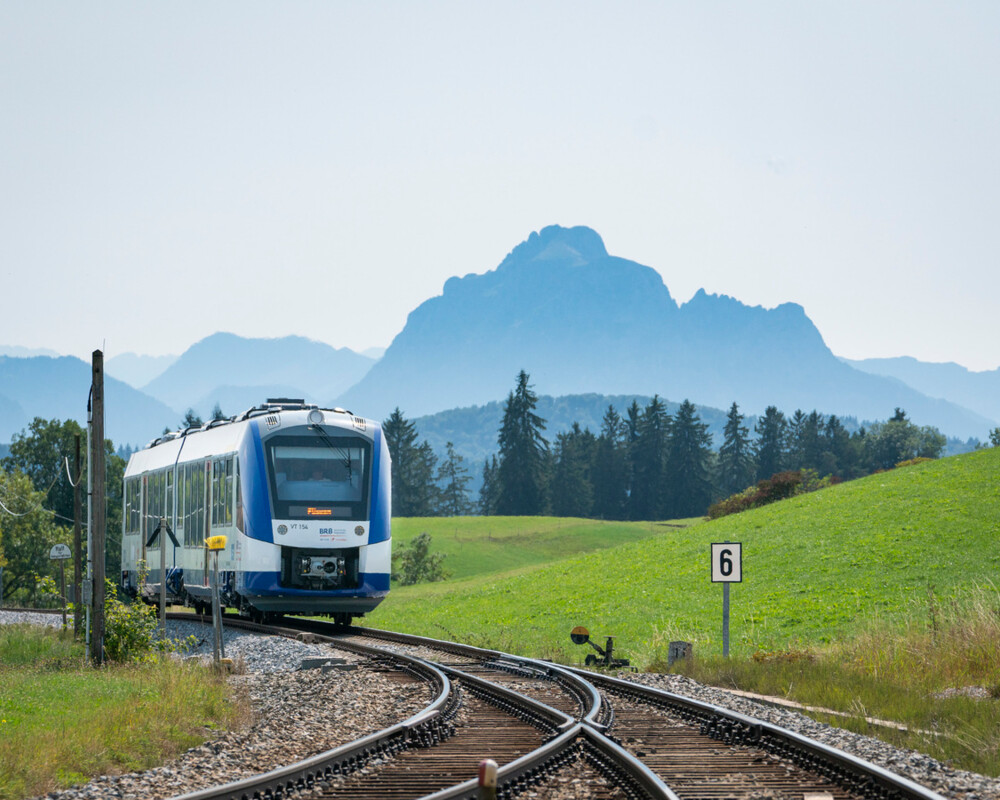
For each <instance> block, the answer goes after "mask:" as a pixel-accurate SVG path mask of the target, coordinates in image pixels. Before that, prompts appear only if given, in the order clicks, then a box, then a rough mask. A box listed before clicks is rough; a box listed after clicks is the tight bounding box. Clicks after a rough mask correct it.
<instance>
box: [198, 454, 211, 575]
mask: <svg viewBox="0 0 1000 800" xmlns="http://www.w3.org/2000/svg"><path fill="white" fill-rule="evenodd" d="M202 534H203V535H202V537H201V538H202V541H203V542H204V540H205V539H207V538H208V537H209V536H211V535H212V462H211V461H210V460H209V461H206V462H205V520H204V527H203V529H202ZM202 550H204V552H205V561H204V570H203V572H202V575H203V580H202V585H203V586H208V585H209V581H208V546H207V545H204V546H203V547H202Z"/></svg>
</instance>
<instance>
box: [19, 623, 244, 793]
mask: <svg viewBox="0 0 1000 800" xmlns="http://www.w3.org/2000/svg"><path fill="white" fill-rule="evenodd" d="M246 713H247V711H246V708H245V707H244V706H243V704H241V703H235V704H234V703H231V702H230V692H229V690H228V689H227V688H226V685H225V684H224V683H223V681H222V680H221V679H220V678H218V677H217V676H214V675H213V674H212V673H211V672H210V671H208V670H205V669H202V668H199V667H196V666H192V665H180V664H178V663H176V662H172V661H170V662H161V663H157V664H145V665H142V666H136V667H121V666H113V665H108V666H106V667H105V668H103V669H100V670H97V669H94V668H93V667H90V666H88V665H87V664H86V663H85V662H84V659H83V645H82V644H80V643H78V642H77V643H74V642H73V641H72V633H70V634H58V633H56V632H54V631H52V630H51V629H45V628H36V627H32V626H23V625H10V626H0V798H2V800H13V799H14V798H22V797H33V796H36V795H40V794H44V793H46V792H49V791H52V790H53V789H56V788H62V787H66V786H70V785H72V784H74V783H79V782H85V781H86V780H88V779H89V778H90V776H93V775H100V774H114V773H118V772H128V771H130V770H136V769H145V768H148V767H151V766H155V765H157V764H161V763H163V761H164V760H166V759H167V758H169V757H170V756H171V755H173V754H175V753H178V752H180V751H182V750H184V749H186V748H187V747H190V746H193V745H194V744H197V743H199V742H202V741H204V740H205V739H206V738H207V731H208V730H209V729H211V728H219V727H230V726H232V725H234V724H236V723H238V722H239V721H240V720H241V719H242V718H243V716H244V715H245V714H246Z"/></svg>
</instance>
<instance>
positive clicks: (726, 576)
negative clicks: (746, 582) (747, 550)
mask: <svg viewBox="0 0 1000 800" xmlns="http://www.w3.org/2000/svg"><path fill="white" fill-rule="evenodd" d="M742 582H743V544H742V543H741V542H713V543H712V583H742Z"/></svg>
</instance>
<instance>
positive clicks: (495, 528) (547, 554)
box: [392, 517, 701, 580]
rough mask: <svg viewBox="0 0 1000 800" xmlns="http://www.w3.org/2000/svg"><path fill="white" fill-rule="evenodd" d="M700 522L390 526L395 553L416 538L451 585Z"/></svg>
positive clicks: (397, 522)
mask: <svg viewBox="0 0 1000 800" xmlns="http://www.w3.org/2000/svg"><path fill="white" fill-rule="evenodd" d="M700 521H701V520H700V519H699V520H680V521H676V522H605V521H603V520H595V519H572V518H568V517H430V518H428V517H408V518H402V519H394V520H393V521H392V538H393V547H394V549H395V550H397V551H398V549H399V548H400V547H402V546H405V545H406V544H407V543H408V542H410V541H411V540H412V539H413V538H414V537H415V536H416V535H417V534H419V533H423V532H426V533H428V534H430V536H431V551H432V552H434V553H444V554H445V556H446V557H447V558H446V559H445V569H446V570H447V571H448V573H449V577H450V578H451V579H452V580H462V579H463V578H471V577H473V576H476V575H487V574H490V573H497V572H507V571H510V570H514V569H519V568H521V567H530V566H538V565H542V564H547V563H549V562H551V561H555V560H558V559H561V558H567V557H569V556H573V555H579V554H582V553H588V552H592V551H596V550H606V549H607V548H609V547H618V546H619V545H622V544H627V543H629V542H638V541H641V540H643V539H648V538H649V537H651V536H657V535H659V534H660V533H662V532H663V531H664V530H665V529H668V528H675V529H676V528H682V527H685V526H687V525H691V524H694V523H696V522H700Z"/></svg>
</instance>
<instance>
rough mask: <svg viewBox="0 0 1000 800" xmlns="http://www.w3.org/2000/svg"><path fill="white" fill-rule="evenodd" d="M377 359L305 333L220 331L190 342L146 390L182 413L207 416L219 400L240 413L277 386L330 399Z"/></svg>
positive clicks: (278, 389) (306, 396) (325, 401)
mask: <svg viewBox="0 0 1000 800" xmlns="http://www.w3.org/2000/svg"><path fill="white" fill-rule="evenodd" d="M373 363H375V362H374V360H373V359H371V358H368V357H366V356H363V355H360V354H358V353H355V352H354V351H353V350H350V349H348V348H346V347H342V348H334V347H331V346H330V345H328V344H323V343H322V342H316V341H313V340H311V339H306V338H304V337H302V336H284V337H281V338H277V339H247V338H243V337H241V336H236V335H235V334H232V333H216V334H213V335H211V336H208V337H206V338H205V339H202V340H201V341H199V342H196V343H195V344H193V345H191V347H189V348H188V349H187V350H185V351H184V353H183V354H182V355H181V356H180V357H179V358H178V359H177V360H176V361H175V362H174V363H173V364H171V365H170V366H169V367H168V368H167V369H166V370H164V372H163V373H162V374H161V375H159V376H157V377H156V378H155V379H153V380H152V381H151V382H150V383H148V384H147V385H145V386H143V387H142V390H143V391H144V392H145V393H146V394H149V395H151V396H153V397H156V398H158V399H159V400H161V401H162V402H164V403H166V404H167V405H168V406H170V407H171V408H173V409H174V410H175V411H176V412H178V413H179V414H183V413H184V411H186V410H187V409H188V408H192V407H193V408H194V409H195V411H197V412H199V413H200V414H201V415H202V416H205V415H207V414H210V413H211V410H212V406H213V405H214V404H215V403H216V402H218V403H220V404H221V405H222V408H223V411H224V412H225V413H226V414H235V413H237V412H240V411H245V410H246V409H248V408H250V407H252V406H255V405H257V404H259V403H262V402H263V401H264V400H266V399H267V397H268V396H275V395H274V393H275V392H278V393H280V394H281V395H283V396H292V397H301V398H303V399H304V400H306V401H308V402H314V403H318V404H321V405H326V404H329V402H330V400H331V399H332V398H333V397H336V396H337V395H338V394H341V393H342V392H344V390H346V389H347V388H348V387H350V386H351V385H352V384H354V383H356V382H357V381H358V380H360V379H361V377H362V376H363V375H364V374H365V373H366V372H367V371H368V370H369V369H370V368H371V365H372V364H373ZM262 391H263V392H265V394H263V395H262V394H261V392H262ZM268 393H270V394H268Z"/></svg>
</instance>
